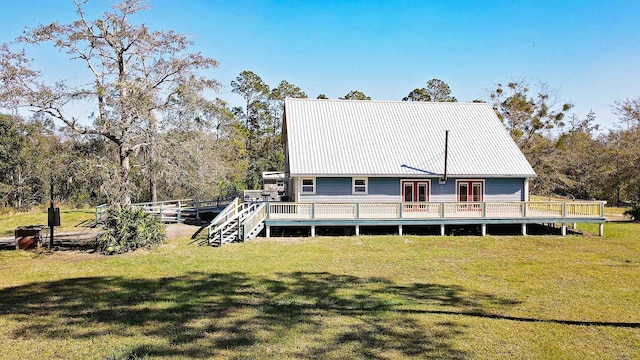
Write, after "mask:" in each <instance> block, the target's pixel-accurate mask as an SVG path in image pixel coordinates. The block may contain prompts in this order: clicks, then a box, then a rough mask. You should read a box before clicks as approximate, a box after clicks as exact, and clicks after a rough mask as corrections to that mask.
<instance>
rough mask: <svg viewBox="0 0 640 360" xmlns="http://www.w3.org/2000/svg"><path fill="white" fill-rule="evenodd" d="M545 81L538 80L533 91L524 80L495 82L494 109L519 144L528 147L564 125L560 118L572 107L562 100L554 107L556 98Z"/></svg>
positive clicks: (491, 95)
mask: <svg viewBox="0 0 640 360" xmlns="http://www.w3.org/2000/svg"><path fill="white" fill-rule="evenodd" d="M553 95H554V94H553V92H551V91H549V89H548V86H547V85H546V84H544V83H543V84H540V85H539V87H538V89H537V90H536V95H534V96H531V95H530V94H529V84H528V83H527V82H526V81H525V80H516V81H512V82H509V83H508V84H507V85H506V86H503V85H502V84H498V86H497V88H496V89H495V90H494V91H493V92H491V94H490V98H491V100H492V102H493V109H494V110H495V111H496V114H497V115H498V117H499V118H500V120H501V121H502V122H503V123H504V124H505V126H506V127H507V130H508V131H509V133H510V134H511V137H512V138H513V139H514V140H515V141H516V143H517V144H518V145H520V146H521V148H529V147H530V145H532V142H535V140H536V139H538V138H539V137H540V135H541V134H542V133H543V132H545V131H549V130H552V129H555V128H558V127H562V126H564V123H563V121H562V120H563V119H564V116H565V115H566V113H567V112H568V111H569V110H570V109H571V108H572V107H573V105H572V104H570V103H564V104H562V105H560V106H559V107H558V108H554V107H555V105H556V101H555V99H554V96H553Z"/></svg>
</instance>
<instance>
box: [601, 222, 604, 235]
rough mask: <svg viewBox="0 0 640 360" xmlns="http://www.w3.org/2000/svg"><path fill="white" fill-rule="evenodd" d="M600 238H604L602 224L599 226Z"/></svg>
mask: <svg viewBox="0 0 640 360" xmlns="http://www.w3.org/2000/svg"><path fill="white" fill-rule="evenodd" d="M600 236H604V223H602V224H600Z"/></svg>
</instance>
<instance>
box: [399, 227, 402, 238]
mask: <svg viewBox="0 0 640 360" xmlns="http://www.w3.org/2000/svg"><path fill="white" fill-rule="evenodd" d="M398 235H400V236H402V225H398Z"/></svg>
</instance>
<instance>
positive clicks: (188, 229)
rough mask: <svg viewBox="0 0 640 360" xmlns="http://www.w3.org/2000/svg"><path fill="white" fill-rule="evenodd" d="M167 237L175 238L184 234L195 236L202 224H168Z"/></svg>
mask: <svg viewBox="0 0 640 360" xmlns="http://www.w3.org/2000/svg"><path fill="white" fill-rule="evenodd" d="M166 229H167V239H169V240H170V239H175V238H179V237H184V236H189V237H191V236H193V234H195V233H197V232H198V231H199V230H200V226H195V225H186V224H168V225H167V227H166Z"/></svg>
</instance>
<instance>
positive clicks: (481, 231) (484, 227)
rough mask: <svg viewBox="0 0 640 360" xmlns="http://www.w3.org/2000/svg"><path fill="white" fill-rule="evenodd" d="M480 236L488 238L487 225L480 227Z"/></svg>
mask: <svg viewBox="0 0 640 360" xmlns="http://www.w3.org/2000/svg"><path fill="white" fill-rule="evenodd" d="M480 234H481V235H482V236H487V224H482V225H481V226H480Z"/></svg>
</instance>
